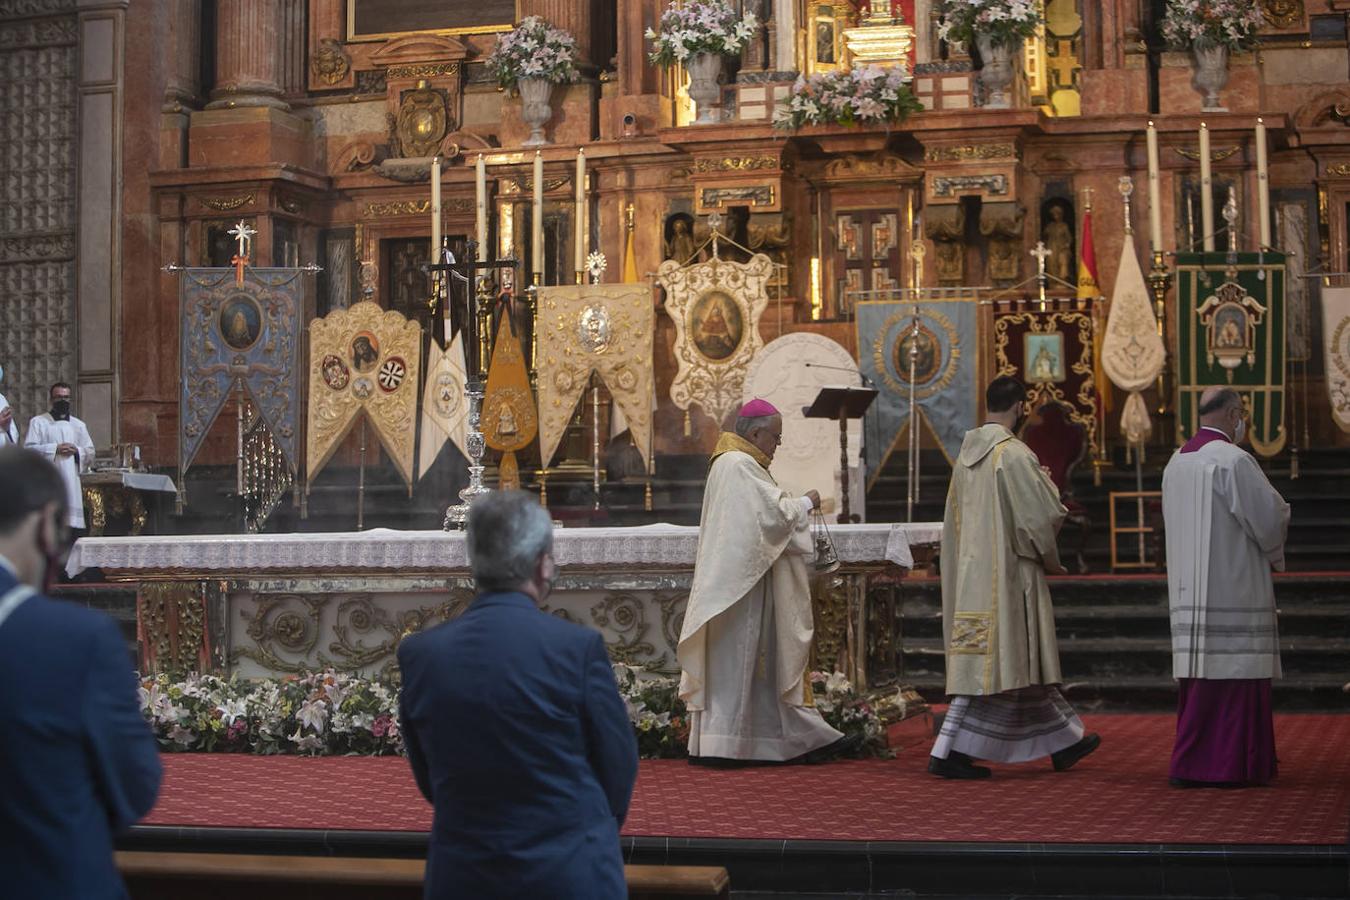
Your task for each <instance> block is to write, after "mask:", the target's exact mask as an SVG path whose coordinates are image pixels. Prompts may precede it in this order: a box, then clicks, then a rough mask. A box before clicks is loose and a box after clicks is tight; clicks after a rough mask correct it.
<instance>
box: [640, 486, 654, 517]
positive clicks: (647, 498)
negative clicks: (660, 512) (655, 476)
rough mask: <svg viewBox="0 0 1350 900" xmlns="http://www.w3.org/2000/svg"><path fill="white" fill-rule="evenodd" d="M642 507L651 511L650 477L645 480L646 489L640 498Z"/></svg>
mask: <svg viewBox="0 0 1350 900" xmlns="http://www.w3.org/2000/svg"><path fill="white" fill-rule="evenodd" d="M642 508H643V510H645V511H646V512H651V511H652V483H651V480H650V479H648V481H647V490H646V492H645V495H644V497H643V500H642Z"/></svg>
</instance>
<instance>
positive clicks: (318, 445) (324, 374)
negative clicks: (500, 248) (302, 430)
mask: <svg viewBox="0 0 1350 900" xmlns="http://www.w3.org/2000/svg"><path fill="white" fill-rule="evenodd" d="M421 351H422V328H421V326H420V325H418V324H417V323H416V322H415V321H411V320H409V319H407V318H404V317H403V316H402V315H401V314H399V313H397V312H394V311H393V310H386V309H383V308H381V306H380V305H379V304H378V303H372V302H370V301H368V300H366V301H362V302H360V303H357V304H354V305H353V306H351V307H350V308H349V309H339V310H335V311H333V312H331V313H329V314H328V315H327V316H325V317H324V318H322V319H314V320H312V321H311V322H310V323H309V425H308V433H309V441H308V445H309V446H308V453H307V456H306V459H307V462H308V469H309V480H310V482H311V483H313V481H314V477H315V476H316V475H318V474H319V470H320V469H322V468H323V467H324V466H325V465H327V464H328V461H329V460H330V459H332V457H333V453H334V452H336V450H337V448H338V445H339V444H340V443H341V442H342V439H343V438H344V437H346V436H347V433H348V432H349V431H351V429H352V426H353V425H354V424H355V423H356V421H357V418H358V417H359V416H360V415H361V414H362V413H364V414H365V416H366V418H367V419H368V420H369V422H370V424H371V426H372V427H373V428H374V429H375V434H376V436H377V437H378V438H379V439H380V443H381V444H383V445H384V449H385V450H387V451H388V452H389V457H390V459H392V460H393V461H394V466H395V467H396V468H397V469H398V471H399V474H400V475H402V476H403V480H404V481H405V482H407V483H408V487H409V489H410V490H411V488H412V480H413V477H412V472H413V438H414V433H415V426H416V418H415V416H416V411H417V374H418V371H419V369H418V365H419V361H420V357H421Z"/></svg>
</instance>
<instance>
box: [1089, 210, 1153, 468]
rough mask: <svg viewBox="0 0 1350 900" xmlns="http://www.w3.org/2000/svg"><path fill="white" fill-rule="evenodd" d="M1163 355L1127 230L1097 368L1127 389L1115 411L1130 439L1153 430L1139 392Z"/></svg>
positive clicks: (1150, 380)
mask: <svg viewBox="0 0 1350 900" xmlns="http://www.w3.org/2000/svg"><path fill="white" fill-rule="evenodd" d="M1166 359H1167V351H1166V350H1165V349H1164V348H1163V342H1162V337H1161V336H1160V335H1159V334H1158V320H1157V318H1156V317H1155V316H1154V315H1153V305H1152V301H1151V300H1150V298H1149V292H1148V285H1147V284H1145V283H1144V273H1143V271H1142V270H1141V269H1140V268H1139V257H1138V256H1136V255H1135V252H1134V241H1133V239H1132V236H1131V235H1129V234H1126V235H1125V240H1124V243H1123V245H1122V246H1121V248H1120V266H1119V268H1117V270H1116V289H1115V291H1114V293H1113V295H1112V297H1111V314H1110V315H1109V316H1108V317H1107V320H1106V336H1105V337H1104V338H1102V369H1104V370H1105V371H1106V376H1107V377H1108V378H1110V379H1111V382H1112V384H1114V385H1115V386H1116V387H1118V388H1120V389H1121V390H1122V391H1128V392H1129V396H1128V397H1127V398H1126V400H1125V408H1124V409H1123V410H1122V411H1121V415H1120V430H1121V433H1122V434H1123V435H1124V436H1125V440H1126V441H1128V442H1129V443H1131V444H1142V443H1143V442H1144V441H1145V440H1147V439H1148V436H1149V433H1150V432H1151V431H1152V430H1153V423H1152V422H1151V421H1150V420H1149V416H1148V404H1146V403H1144V398H1143V397H1142V396H1140V391H1143V390H1145V389H1147V388H1148V387H1149V385H1151V384H1153V383H1154V382H1155V381H1157V379H1158V373H1159V372H1161V371H1162V367H1163V363H1164V362H1165V361H1166Z"/></svg>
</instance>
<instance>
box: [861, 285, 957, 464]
mask: <svg viewBox="0 0 1350 900" xmlns="http://www.w3.org/2000/svg"><path fill="white" fill-rule="evenodd" d="M975 306H976V304H975V300H974V299H973V298H964V299H952V300H946V299H924V300H921V301H919V302H917V303H916V302H914V301H898V300H895V301H892V300H886V301H869V302H863V303H859V304H858V305H857V328H858V368H859V370H860V371H861V372H862V373H863V374H864V375H866V376H867V377H868V378H870V379H871V380H872V382H873V383H874V384H875V386H876V388H877V390H878V391H880V394H879V396H878V397H877V401H876V402H875V403H874V404H872V408H871V410H869V412H868V414H867V417H868V421H867V423H866V424H865V427H864V431H863V433H864V434H865V435H869V436H870V435H874V434H878V433H879V434H880V436H881V439H880V441H869V442H868V444H867V448H866V459H867V471H868V480H869V484H870V483H871V480H872V479H875V478H876V476H877V474H878V473H879V472H880V471H881V469H882V467H883V466H884V465H885V464H886V460H887V459H888V458H889V457H890V455H891V453H892V451H894V450H895V448H896V445H897V444H898V443H899V442H900V439H901V437H902V436H903V435H904V433H905V431H906V427H905V426H906V425H908V424H909V416H910V399H911V388H912V395H913V402H914V408H915V411H916V413H917V415H919V416H921V417H922V419H923V420H924V421H926V422H927V423H928V426H929V427H930V428H931V429H932V431H933V433H934V434H935V435H936V436H937V439H938V442H939V443H940V444H941V445H942V450H943V452H944V453H945V454H946V456H947V458H948V460H954V459H955V458H956V455H957V453H959V452H960V450H961V439H962V438H963V437H964V436H965V433H966V431H967V430H968V429H970V428H973V427H975V424H976V423H975V418H976V416H977V415H978V412H979V406H978V401H977V393H976V388H977V385H976V367H977V358H976V357H977V354H976V353H975V347H976V335H977V322H978V318H977V316H976V309H975ZM916 318H917V323H916V321H915V320H916ZM916 326H917V327H916Z"/></svg>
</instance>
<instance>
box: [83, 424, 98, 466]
mask: <svg viewBox="0 0 1350 900" xmlns="http://www.w3.org/2000/svg"><path fill="white" fill-rule="evenodd" d="M79 442H80V444H79V445H80V471H81V472H88V471H89V467H90V466H92V465H93V464H94V456H95V455H97V453H98V450H97V449H96V448H95V447H94V439H93V438H92V437H90V436H89V427H88V426H87V425H85V424H84V423H83V422H81V423H80V435H79Z"/></svg>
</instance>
